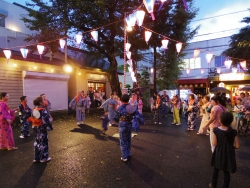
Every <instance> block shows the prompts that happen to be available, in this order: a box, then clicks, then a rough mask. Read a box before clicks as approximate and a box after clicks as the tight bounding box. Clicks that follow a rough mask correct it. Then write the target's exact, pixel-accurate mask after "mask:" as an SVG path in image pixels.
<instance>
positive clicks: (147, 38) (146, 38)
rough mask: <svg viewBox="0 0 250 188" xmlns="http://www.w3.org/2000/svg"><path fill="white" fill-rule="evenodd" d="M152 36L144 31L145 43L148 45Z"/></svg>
mask: <svg viewBox="0 0 250 188" xmlns="http://www.w3.org/2000/svg"><path fill="white" fill-rule="evenodd" d="M151 35H152V32H150V31H145V41H146V42H147V43H148V41H149V39H150V37H151Z"/></svg>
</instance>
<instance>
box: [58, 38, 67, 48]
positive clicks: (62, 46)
mask: <svg viewBox="0 0 250 188" xmlns="http://www.w3.org/2000/svg"><path fill="white" fill-rule="evenodd" d="M65 43H66V41H65V40H64V39H60V40H59V44H60V47H61V48H62V49H64V46H65Z"/></svg>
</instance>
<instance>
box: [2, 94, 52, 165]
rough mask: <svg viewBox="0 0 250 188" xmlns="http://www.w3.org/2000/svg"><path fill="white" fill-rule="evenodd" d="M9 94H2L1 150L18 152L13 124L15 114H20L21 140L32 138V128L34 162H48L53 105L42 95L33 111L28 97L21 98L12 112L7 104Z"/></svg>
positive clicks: (36, 100) (34, 102)
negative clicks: (31, 134)
mask: <svg viewBox="0 0 250 188" xmlns="http://www.w3.org/2000/svg"><path fill="white" fill-rule="evenodd" d="M9 97H10V96H9V94H8V93H5V92H2V93H1V94H0V150H8V151H11V150H17V149H18V148H17V147H16V145H15V142H14V137H13V131H12V126H11V124H12V123H13V121H14V120H15V112H18V114H19V120H20V123H21V126H20V133H21V134H20V136H19V137H20V138H22V139H24V138H26V137H30V126H32V128H33V131H34V160H33V162H41V163H44V162H48V161H50V160H51V158H50V156H49V146H48V131H50V130H53V127H52V121H53V119H52V117H51V114H50V108H51V103H50V101H49V100H48V99H47V98H46V96H45V94H41V95H40V96H39V97H36V98H35V100H34V101H33V104H34V108H33V109H31V108H30V107H29V106H28V104H27V102H28V98H27V96H22V97H20V105H19V107H18V108H16V109H14V110H11V109H10V108H9V106H8V104H7V101H8V100H9Z"/></svg>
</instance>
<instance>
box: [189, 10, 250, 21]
mask: <svg viewBox="0 0 250 188" xmlns="http://www.w3.org/2000/svg"><path fill="white" fill-rule="evenodd" d="M246 11H249V10H241V11H237V12H231V13H227V14H221V15H217V16H211V17H207V18H202V19H199V20H193V21H191V22H198V21H202V20H208V19H211V18H217V17H221V16H227V15H231V14H237V13H241V12H246Z"/></svg>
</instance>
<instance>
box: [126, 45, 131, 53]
mask: <svg viewBox="0 0 250 188" xmlns="http://www.w3.org/2000/svg"><path fill="white" fill-rule="evenodd" d="M130 47H131V44H130V43H126V52H128V51H129V49H130Z"/></svg>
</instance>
